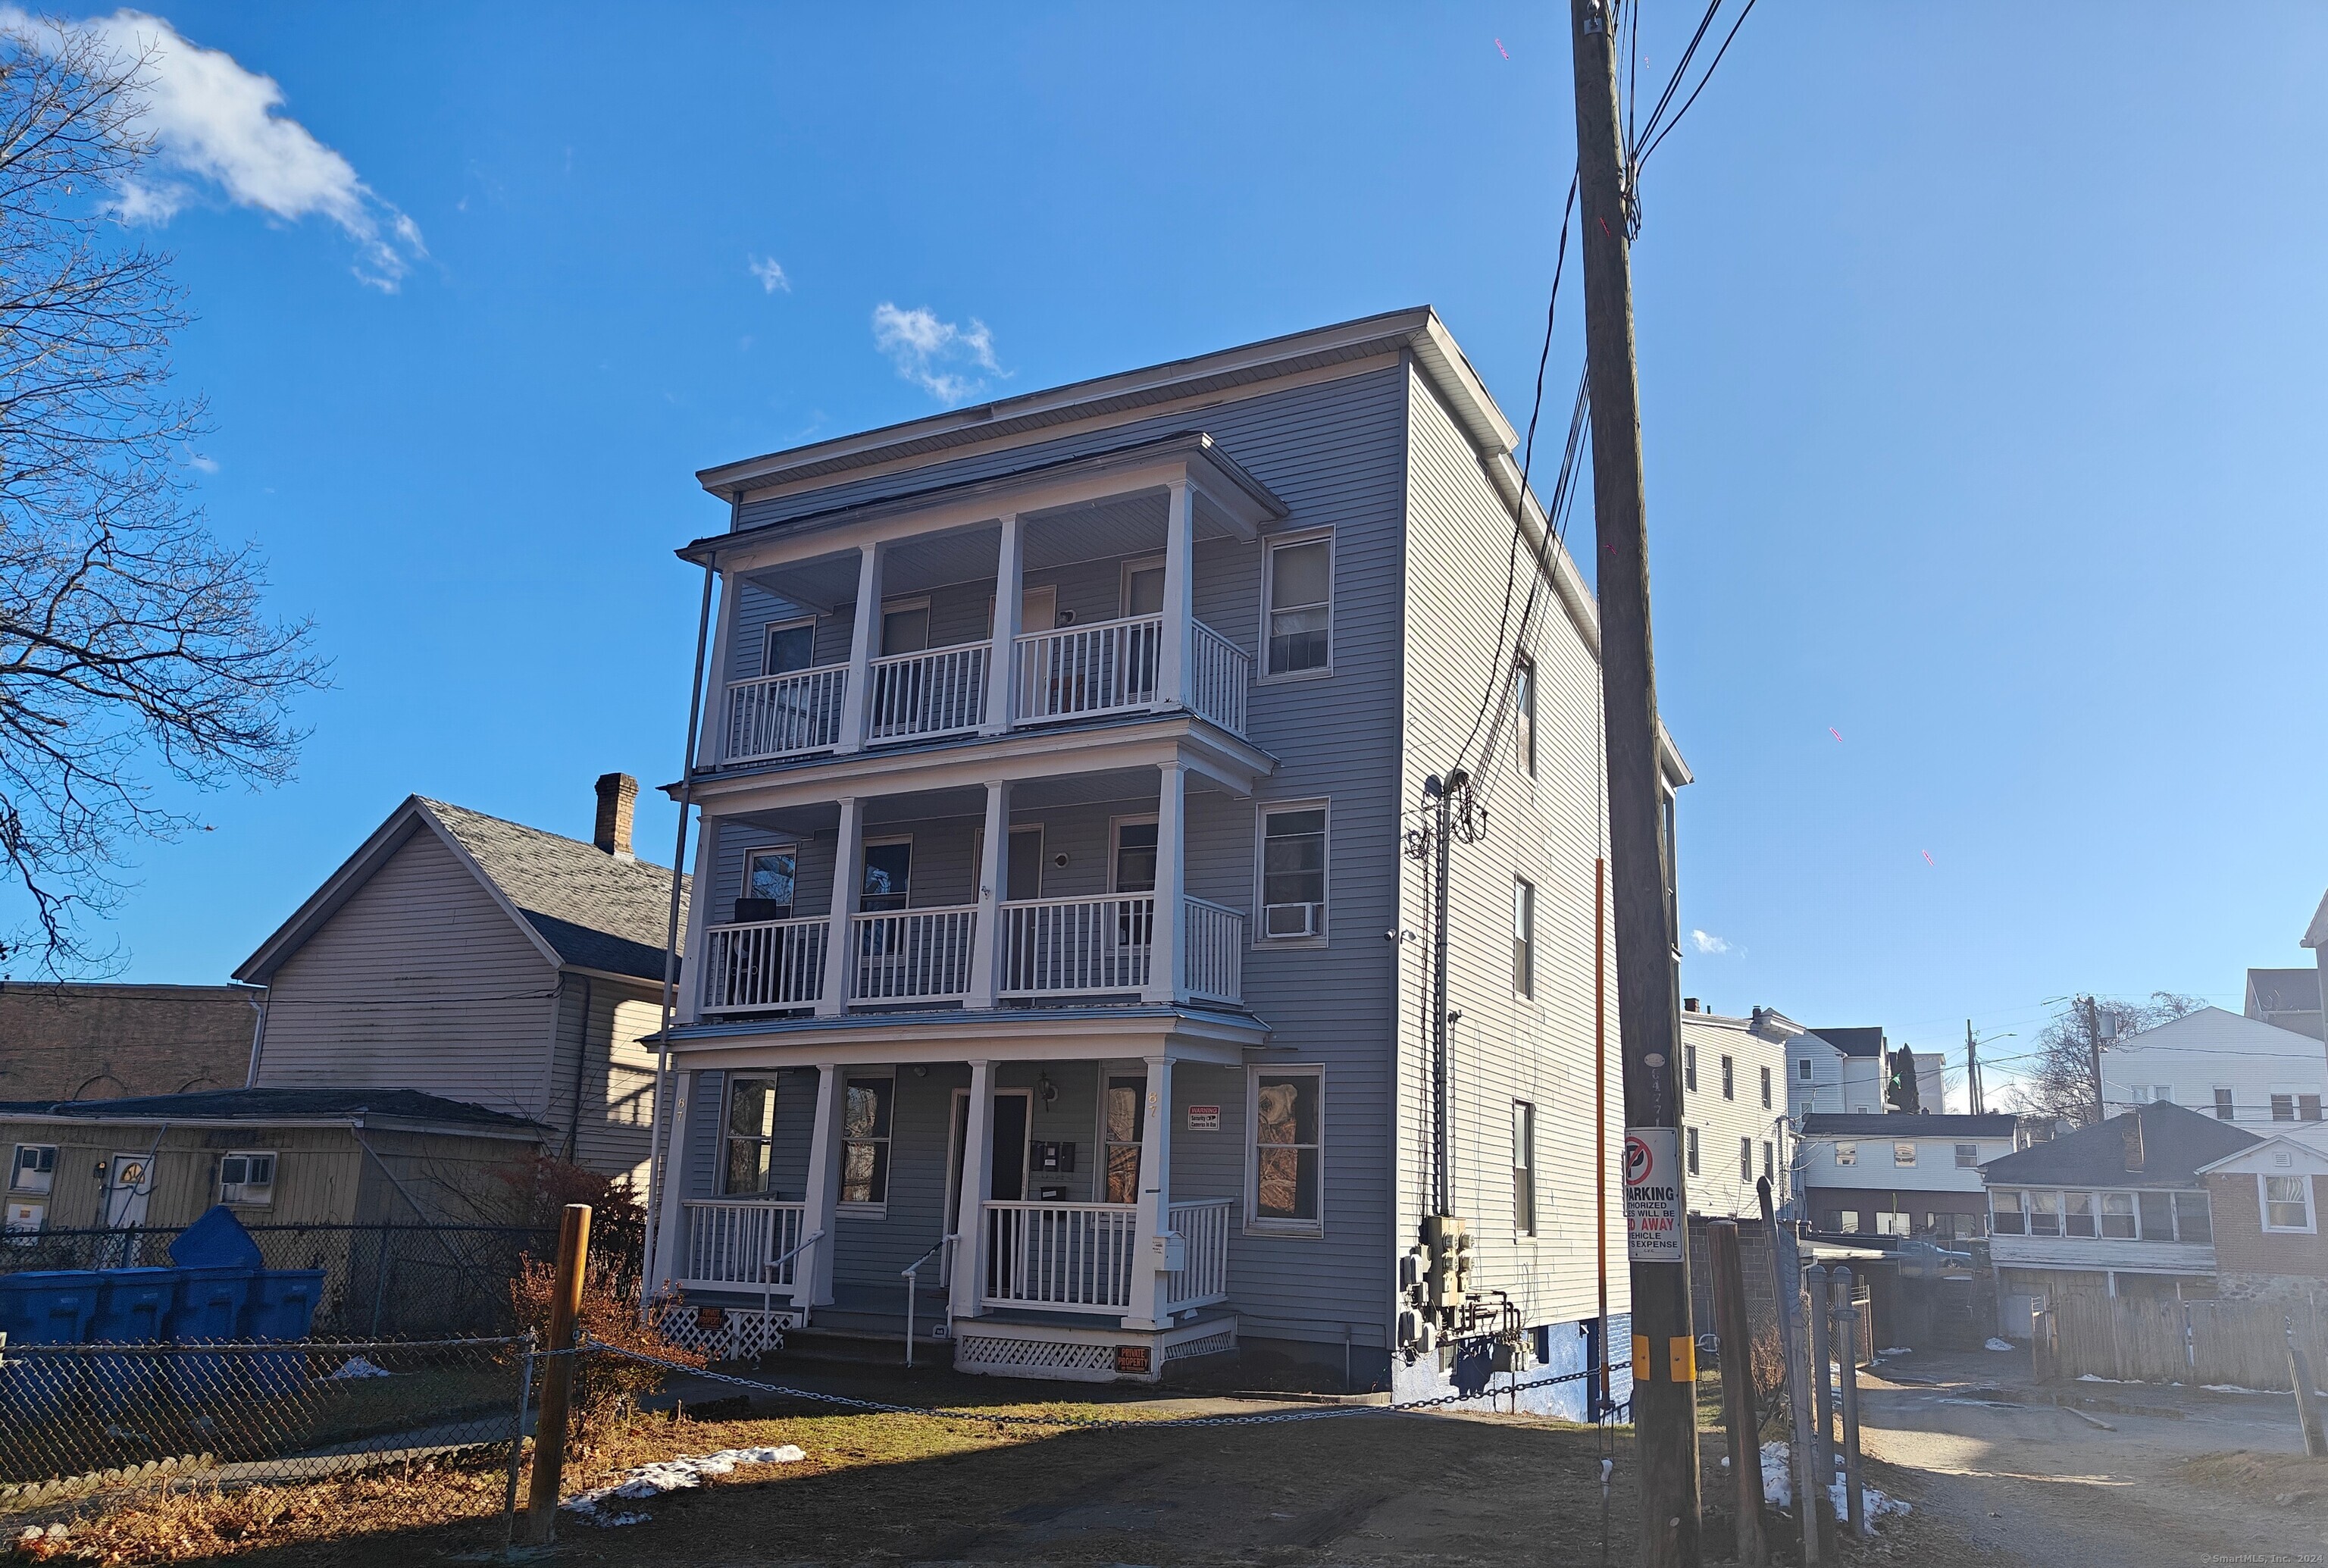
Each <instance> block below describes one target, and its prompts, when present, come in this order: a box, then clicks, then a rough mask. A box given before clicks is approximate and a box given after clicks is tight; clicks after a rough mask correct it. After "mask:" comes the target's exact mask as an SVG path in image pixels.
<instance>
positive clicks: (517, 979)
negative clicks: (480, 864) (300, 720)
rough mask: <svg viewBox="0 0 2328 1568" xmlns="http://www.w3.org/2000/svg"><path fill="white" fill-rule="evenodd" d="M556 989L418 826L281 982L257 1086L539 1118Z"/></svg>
mask: <svg viewBox="0 0 2328 1568" xmlns="http://www.w3.org/2000/svg"><path fill="white" fill-rule="evenodd" d="M556 983H557V974H556V972H555V971H554V970H553V969H552V968H551V967H550V965H549V962H548V961H547V960H545V959H544V958H543V957H542V956H541V953H540V950H539V949H538V948H536V947H535V946H534V945H533V944H532V943H531V942H530V940H528V938H527V937H526V936H525V935H524V934H522V933H521V931H520V930H519V929H518V928H517V926H516V925H515V923H514V922H512V920H511V918H510V917H509V915H506V914H505V913H503V911H502V907H501V906H500V905H498V904H497V903H495V902H494V901H493V897H491V895H489V894H488V893H486V891H485V890H484V888H483V887H481V886H479V885H478V882H477V879H476V878H475V876H474V874H473V873H472V872H471V871H470V870H469V869H468V868H467V867H466V866H465V864H463V863H462V862H461V861H460V860H459V859H456V858H455V855H454V853H453V851H452V850H450V849H448V848H447V847H446V844H445V842H444V840H441V839H439V838H438V837H437V836H436V834H435V832H433V831H430V830H429V829H427V828H426V827H422V828H420V829H418V831H415V832H414V833H413V835H412V836H411V837H410V838H409V839H408V840H405V842H404V844H403V846H402V847H401V848H399V850H396V852H395V853H394V854H392V855H390V857H389V859H387V861H386V862H385V863H384V864H382V865H381V867H380V869H379V870H378V871H377V872H376V873H374V874H373V875H372V877H371V878H370V879H369V880H367V881H366V882H365V883H364V885H363V886H362V887H360V888H358V889H357V890H356V892H355V893H354V894H353V895H352V897H350V898H349V899H348V901H347V902H346V903H345V904H344V905H343V906H341V907H340V909H339V910H338V911H337V912H336V913H335V914H333V915H332V917H331V918H330V919H329V920H327V921H325V922H324V924H323V925H322V926H321V927H320V928H319V929H318V930H317V931H316V932H315V933H314V935H313V936H311V937H309V938H308V939H307V941H306V942H305V943H304V944H302V945H301V946H300V947H299V948H298V950H297V951H296V952H295V953H293V954H292V955H291V956H290V957H289V958H288V959H286V961H285V962H284V963H283V966H282V967H281V968H280V969H279V970H277V972H276V973H275V975H274V978H273V982H272V989H271V990H270V991H269V993H268V1009H267V1032H266V1039H265V1047H264V1050H263V1052H262V1054H261V1056H260V1058H259V1066H258V1078H257V1080H256V1083H257V1084H258V1086H261V1087H277V1086H290V1085H298V1084H367V1085H377V1086H379V1087H383V1088H405V1089H418V1090H423V1091H425V1092H427V1093H428V1094H442V1095H445V1096H446V1098H448V1099H454V1100H465V1101H467V1102H469V1103H473V1104H477V1105H483V1106H485V1107H486V1108H488V1109H490V1110H494V1111H505V1112H510V1113H515V1114H517V1115H521V1116H530V1117H535V1118H546V1116H547V1113H548V1112H549V1102H550V1071H549V1069H550V1054H551V1053H550V1041H551V1028H552V1009H553V1007H554V1006H555V1005H556V1004H555V1002H554V1000H553V996H552V993H553V991H554V989H555V987H556Z"/></svg>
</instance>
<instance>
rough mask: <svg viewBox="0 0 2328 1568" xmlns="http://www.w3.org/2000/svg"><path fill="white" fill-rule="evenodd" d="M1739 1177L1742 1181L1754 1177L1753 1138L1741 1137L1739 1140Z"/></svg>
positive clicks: (1750, 1179)
mask: <svg viewBox="0 0 2328 1568" xmlns="http://www.w3.org/2000/svg"><path fill="white" fill-rule="evenodd" d="M1738 1179H1739V1180H1741V1181H1752V1180H1753V1179H1754V1141H1753V1140H1752V1139H1751V1138H1741V1139H1740V1140H1739V1141H1738Z"/></svg>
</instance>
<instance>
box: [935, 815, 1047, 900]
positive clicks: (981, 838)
mask: <svg viewBox="0 0 2328 1568" xmlns="http://www.w3.org/2000/svg"><path fill="white" fill-rule="evenodd" d="M1021 833H1032V834H1034V835H1035V846H1036V848H1035V871H1036V878H1037V881H1036V893H1035V897H1037V898H1041V897H1043V896H1044V895H1043V893H1042V890H1041V889H1042V884H1043V883H1045V882H1047V881H1049V880H1050V878H1049V877H1048V876H1047V875H1046V874H1045V868H1046V867H1047V865H1048V864H1049V862H1048V861H1047V859H1045V857H1044V854H1043V850H1042V846H1043V842H1044V839H1043V824H1042V823H1040V822H1013V823H1011V824H1010V831H1009V836H1008V837H1006V838H1005V839H1004V840H1003V856H1002V878H1003V880H1002V886H1001V887H998V888H996V889H995V890H994V901H995V902H996V903H997V904H1008V903H1009V902H1011V900H1009V899H1008V898H1005V897H1003V896H1002V895H1003V894H1004V893H1005V892H1006V891H1008V890H1009V886H1010V855H1009V842H1010V840H1011V839H1015V838H1017V837H1019V835H1020V834H1021ZM970 869H971V879H972V881H976V880H977V879H978V878H980V877H981V876H982V875H984V874H985V870H986V824H985V823H984V822H973V823H972V824H971V829H970ZM913 894H914V890H913V888H912V887H907V888H906V897H908V898H910V897H913ZM1020 902H1022V903H1023V902H1027V901H1026V900H1023V899H1022V900H1020Z"/></svg>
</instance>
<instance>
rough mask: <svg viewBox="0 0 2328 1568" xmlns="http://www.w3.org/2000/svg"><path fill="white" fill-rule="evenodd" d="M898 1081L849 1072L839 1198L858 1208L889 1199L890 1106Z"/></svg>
mask: <svg viewBox="0 0 2328 1568" xmlns="http://www.w3.org/2000/svg"><path fill="white" fill-rule="evenodd" d="M896 1090H897V1080H896V1079H895V1078H894V1077H891V1076H889V1075H887V1074H883V1075H880V1076H878V1077H877V1076H874V1075H871V1074H867V1075H862V1076H860V1075H856V1074H851V1075H850V1077H849V1079H848V1083H847V1097H846V1102H845V1103H844V1104H843V1105H842V1107H841V1113H840V1136H841V1143H840V1201H841V1202H842V1203H844V1204H849V1205H851V1206H853V1207H857V1208H859V1209H873V1208H879V1207H881V1206H883V1205H885V1204H887V1202H888V1201H889V1107H890V1103H891V1101H892V1100H893V1099H894V1098H895V1097H896Z"/></svg>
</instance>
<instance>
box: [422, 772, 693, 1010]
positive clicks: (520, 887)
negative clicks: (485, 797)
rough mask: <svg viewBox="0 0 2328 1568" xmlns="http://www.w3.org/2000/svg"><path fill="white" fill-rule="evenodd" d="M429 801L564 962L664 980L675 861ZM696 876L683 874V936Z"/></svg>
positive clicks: (681, 913)
mask: <svg viewBox="0 0 2328 1568" xmlns="http://www.w3.org/2000/svg"><path fill="white" fill-rule="evenodd" d="M422 804H424V805H426V806H427V808H428V810H429V811H430V812H433V813H435V815H436V820H437V821H438V822H443V823H444V824H445V827H446V831H449V832H451V833H452V835H453V836H454V837H455V838H456V839H458V840H460V841H461V847H462V848H463V849H464V850H467V851H468V852H469V857H470V859H474V860H475V861H476V863H477V865H478V867H479V869H482V870H483V872H484V874H485V875H486V876H488V877H490V878H493V883H494V885H495V886H496V887H500V888H501V890H502V894H503V895H504V896H505V897H507V898H508V899H509V901H510V902H511V903H512V904H513V905H515V906H517V908H518V912H519V913H520V914H521V915H524V916H525V918H526V921H527V923H528V924H529V925H531V926H532V927H533V928H534V930H536V931H537V932H540V934H541V939H542V940H543V941H544V942H546V943H548V944H549V945H550V948H551V950H552V951H554V952H555V953H557V954H558V956H559V959H561V960H562V961H563V962H567V963H570V964H573V965H574V966H576V967H577V968H579V969H596V970H604V971H605V972H607V973H610V974H627V975H635V976H637V977H638V978H639V979H641V980H652V981H660V980H662V968H663V956H662V955H663V939H664V937H665V936H666V935H668V934H669V930H670V919H671V868H669V867H668V866H656V865H651V864H649V863H648V862H647V861H644V860H618V859H615V857H614V856H612V855H609V854H607V853H606V852H605V850H601V849H599V848H598V847H597V846H596V845H595V844H587V843H584V842H583V841H582V840H579V839H568V838H564V837H561V836H560V835H559V834H557V833H545V832H543V831H541V830H540V829H539V828H529V827H527V826H525V825H524V824H523V823H521V822H504V821H502V819H501V818H499V817H489V816H487V815H485V814H484V813H483V812H473V811H471V810H469V809H468V808H467V807H466V806H456V805H453V804H450V803H447V802H444V801H432V800H427V799H426V798H424V799H423V800H422ZM690 880H691V878H681V879H680V895H679V928H680V931H681V936H682V940H683V939H684V934H685V933H686V930H687V899H688V884H689V882H690Z"/></svg>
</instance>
